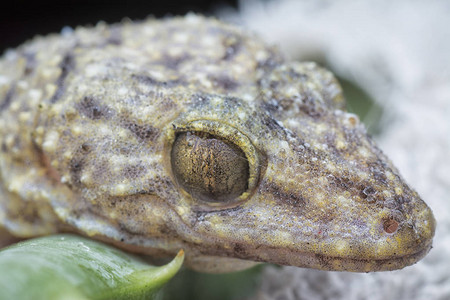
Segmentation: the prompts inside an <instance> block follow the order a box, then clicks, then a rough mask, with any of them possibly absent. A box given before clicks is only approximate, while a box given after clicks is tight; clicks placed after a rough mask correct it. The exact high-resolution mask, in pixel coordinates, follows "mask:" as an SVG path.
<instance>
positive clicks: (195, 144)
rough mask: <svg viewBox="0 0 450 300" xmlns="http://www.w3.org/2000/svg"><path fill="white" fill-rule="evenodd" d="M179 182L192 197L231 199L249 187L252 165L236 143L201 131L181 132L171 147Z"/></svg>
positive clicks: (228, 200) (227, 201)
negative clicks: (250, 165)
mask: <svg viewBox="0 0 450 300" xmlns="http://www.w3.org/2000/svg"><path fill="white" fill-rule="evenodd" d="M171 162H172V171H173V174H174V176H175V178H176V180H177V182H178V184H179V185H180V186H181V187H182V188H183V189H184V190H185V191H186V192H188V193H189V194H190V195H191V196H192V197H193V198H195V199H198V200H201V201H204V202H208V203H212V204H214V203H229V202H231V201H233V200H234V199H236V198H238V197H239V196H241V195H242V194H243V193H244V192H246V191H247V189H248V186H249V176H250V168H249V162H248V159H247V157H246V155H245V153H244V151H243V150H242V149H241V148H239V147H238V146H237V145H235V144H234V143H232V142H230V141H227V140H226V139H223V138H221V137H218V136H215V135H213V134H210V133H206V132H201V131H192V132H191V131H188V132H179V133H178V134H177V135H176V137H175V141H174V143H173V146H172V151H171Z"/></svg>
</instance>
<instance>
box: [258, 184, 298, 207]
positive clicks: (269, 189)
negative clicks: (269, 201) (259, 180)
mask: <svg viewBox="0 0 450 300" xmlns="http://www.w3.org/2000/svg"><path fill="white" fill-rule="evenodd" d="M262 186H264V188H263V189H264V190H263V191H264V192H265V193H270V194H272V195H273V196H274V198H275V200H276V201H277V202H279V203H280V204H281V205H289V206H292V207H303V206H304V205H305V199H304V198H303V197H302V195H301V194H299V193H293V192H285V191H283V189H282V188H281V187H279V186H278V185H276V184H275V183H273V182H265V184H262Z"/></svg>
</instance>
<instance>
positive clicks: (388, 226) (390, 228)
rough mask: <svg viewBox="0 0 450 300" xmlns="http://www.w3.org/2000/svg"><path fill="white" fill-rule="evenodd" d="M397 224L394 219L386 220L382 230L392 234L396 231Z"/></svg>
mask: <svg viewBox="0 0 450 300" xmlns="http://www.w3.org/2000/svg"><path fill="white" fill-rule="evenodd" d="M398 225H399V224H398V222H397V221H396V220H394V219H387V220H385V221H384V222H383V229H384V231H385V232H386V233H394V232H396V231H397V229H398Z"/></svg>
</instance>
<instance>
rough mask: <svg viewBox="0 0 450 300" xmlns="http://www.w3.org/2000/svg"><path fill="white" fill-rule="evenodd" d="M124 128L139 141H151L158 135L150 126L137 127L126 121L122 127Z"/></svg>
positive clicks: (137, 125)
mask: <svg viewBox="0 0 450 300" xmlns="http://www.w3.org/2000/svg"><path fill="white" fill-rule="evenodd" d="M122 126H123V127H124V128H126V129H128V130H130V131H131V132H132V133H133V134H134V135H135V136H137V137H138V138H139V139H141V140H153V139H154V138H155V137H156V136H157V133H158V130H157V129H156V128H155V127H153V126H150V125H147V124H145V125H139V124H136V123H133V122H130V121H126V122H124V123H123V125H122Z"/></svg>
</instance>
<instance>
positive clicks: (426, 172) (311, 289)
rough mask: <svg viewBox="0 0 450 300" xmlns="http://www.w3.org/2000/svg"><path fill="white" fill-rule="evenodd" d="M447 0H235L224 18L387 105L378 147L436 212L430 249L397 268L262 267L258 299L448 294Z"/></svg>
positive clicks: (449, 112) (449, 71)
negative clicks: (236, 7) (321, 64)
mask: <svg viewBox="0 0 450 300" xmlns="http://www.w3.org/2000/svg"><path fill="white" fill-rule="evenodd" d="M449 16H450V2H448V1H417V0H413V1H411V0H410V1H408V0H398V1H395V2H394V1H389V0H379V1H359V2H356V1H350V0H349V1H344V0H342V1H317V0H315V1H314V0H309V1H306V0H302V1H295V0H291V1H290V0H281V1H256V0H255V1H241V9H240V11H239V12H238V13H236V12H228V13H224V18H225V19H228V20H233V21H236V22H239V23H243V24H244V26H246V27H249V28H251V29H252V30H254V31H255V32H257V33H258V34H259V35H261V36H262V37H263V38H264V39H265V40H267V41H269V42H271V43H274V44H277V45H279V46H280V47H281V48H282V49H283V50H284V51H285V53H286V54H287V55H288V56H291V57H295V58H299V59H302V58H305V57H311V56H313V55H315V56H319V57H321V58H322V59H325V60H326V61H327V63H328V64H330V65H332V66H333V68H334V70H335V72H337V73H339V75H340V76H343V77H347V78H349V79H351V80H354V81H355V82H356V83H357V84H358V85H360V86H362V87H364V88H365V89H366V91H368V92H369V93H370V94H371V95H372V97H374V98H375V99H376V100H377V101H379V103H380V104H381V105H382V106H383V107H384V109H385V112H386V114H385V118H384V122H383V125H385V128H384V131H383V133H382V135H381V136H379V137H377V140H378V143H379V145H380V147H381V148H382V149H383V150H384V151H385V152H386V153H387V154H388V156H389V157H390V158H391V159H392V160H393V161H394V163H395V165H396V166H397V167H398V168H399V169H400V171H401V173H402V174H403V176H404V177H405V178H406V180H407V181H408V182H409V183H410V185H411V186H413V187H414V188H415V189H416V190H417V191H418V192H419V193H420V194H421V195H422V197H423V199H425V201H426V202H427V203H428V205H429V206H431V208H432V209H433V211H434V214H435V217H436V219H437V232H436V236H435V239H434V248H433V249H432V250H431V252H430V253H429V254H428V256H427V257H426V258H425V259H423V260H422V261H420V262H419V263H417V264H416V265H414V266H411V267H408V268H405V269H403V270H400V271H394V272H383V273H371V274H352V273H338V272H322V271H315V270H307V269H299V268H292V267H284V268H281V269H276V268H273V267H268V268H266V270H265V272H264V275H263V281H262V284H261V287H260V291H259V293H258V294H257V296H256V297H255V299H280V300H281V299H286V300H287V299H380V300H381V299H383V300H384V299H442V300H444V299H450V17H449Z"/></svg>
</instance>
